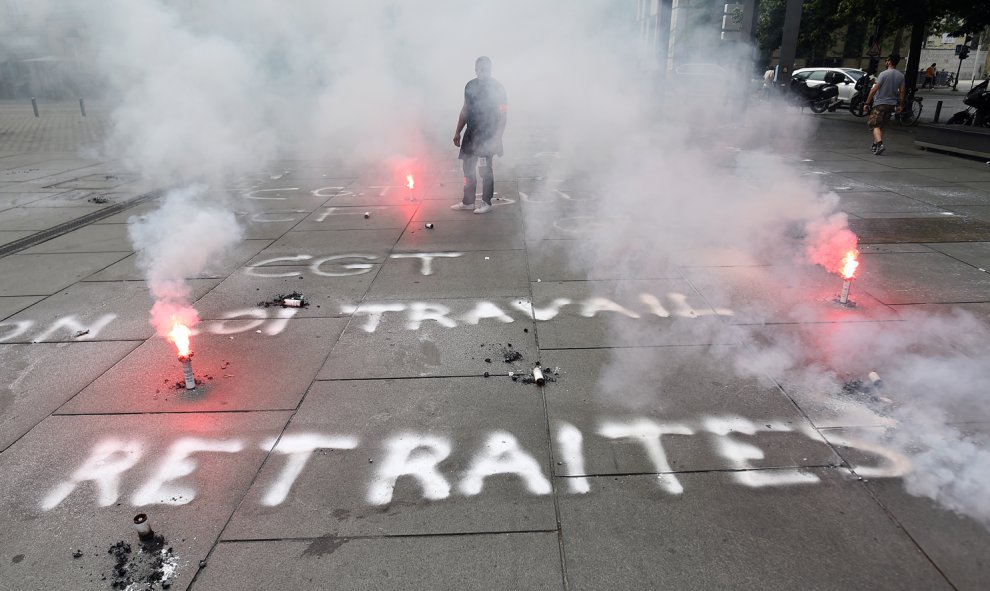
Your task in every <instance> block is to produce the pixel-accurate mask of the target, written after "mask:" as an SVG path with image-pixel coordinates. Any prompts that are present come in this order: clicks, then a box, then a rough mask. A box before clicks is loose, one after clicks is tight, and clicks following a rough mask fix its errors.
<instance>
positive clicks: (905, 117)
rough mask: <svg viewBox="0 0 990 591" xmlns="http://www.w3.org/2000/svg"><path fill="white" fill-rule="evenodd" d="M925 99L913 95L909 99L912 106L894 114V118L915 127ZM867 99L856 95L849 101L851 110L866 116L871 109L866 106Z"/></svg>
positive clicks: (860, 115) (856, 114) (907, 125)
mask: <svg viewBox="0 0 990 591" xmlns="http://www.w3.org/2000/svg"><path fill="white" fill-rule="evenodd" d="M923 101H924V99H923V98H922V97H920V96H914V97H911V100H909V101H908V104H909V105H910V107H909V108H908V109H904V110H902V111H901V112H900V113H899V114H897V113H895V114H894V120H895V121H897V122H898V123H900V124H901V125H903V126H904V127H914V126H915V125H917V124H918V119H920V118H921V110H922V109H923V108H924V103H923ZM865 102H866V101H865V100H864V99H863V98H862V97H859V96H854V97H853V99H852V101H850V103H849V112H851V113H852V114H853V115H855V116H856V117H866V116H867V115H869V114H870V111H869V110H868V109H867V108H866V104H865Z"/></svg>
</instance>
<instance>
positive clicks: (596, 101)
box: [53, 0, 990, 518]
mask: <svg viewBox="0 0 990 591" xmlns="http://www.w3.org/2000/svg"><path fill="white" fill-rule="evenodd" d="M53 6H58V7H59V8H65V9H66V10H69V11H71V14H73V15H74V17H75V18H76V19H78V21H79V22H80V26H81V27H82V28H83V29H84V30H85V31H86V33H87V38H88V39H89V42H90V43H91V45H93V46H94V47H95V48H96V55H97V59H98V64H99V66H100V73H101V77H102V80H103V82H104V86H105V96H104V98H103V100H104V101H105V102H106V103H108V104H110V105H112V106H113V122H114V128H113V133H112V137H111V144H110V146H108V150H109V153H110V154H111V155H113V156H117V157H119V158H121V159H122V161H123V163H124V164H125V165H126V166H127V167H129V168H130V169H132V170H134V171H137V172H139V173H141V174H142V175H143V176H145V177H147V178H150V179H154V180H156V181H159V182H166V183H170V184H172V183H174V184H177V185H181V186H187V185H188V184H190V183H195V182H202V183H205V185H204V186H202V187H197V188H187V189H182V190H179V191H176V192H173V193H170V194H169V195H168V196H167V197H166V199H165V200H164V202H163V205H162V208H161V209H160V210H159V211H157V212H154V213H153V214H151V215H149V216H148V217H147V218H146V220H144V221H135V222H134V223H132V225H131V226H130V234H131V238H132V240H133V242H134V245H135V247H136V248H137V249H139V251H140V254H139V258H140V261H141V264H142V267H143V268H145V269H146V270H147V272H148V281H149V285H150V286H151V289H152V291H153V294H154V295H155V297H156V300H157V301H158V302H159V304H156V310H155V312H154V314H155V318H156V320H155V323H156V327H159V333H160V334H161V330H162V329H161V328H160V327H161V326H162V322H164V323H165V325H167V324H168V322H167V321H168V319H169V318H171V316H172V315H174V314H187V315H189V316H188V317H189V318H190V319H193V320H194V317H193V316H191V315H192V313H194V310H191V308H189V307H188V291H187V290H186V288H185V285H184V283H183V280H184V279H185V278H187V277H190V276H192V275H195V274H196V273H197V272H198V271H199V270H200V269H202V265H205V264H207V263H208V262H209V261H210V260H212V259H213V258H214V257H215V256H216V255H217V254H218V253H220V252H222V251H223V250H224V249H227V248H229V247H230V246H231V245H232V244H233V242H234V241H236V240H237V239H238V238H239V236H240V230H239V229H238V227H237V224H236V221H235V220H234V217H233V215H232V214H230V213H229V208H228V206H226V205H225V203H226V202H225V200H224V199H223V195H224V191H223V190H222V189H223V188H224V187H225V186H227V183H229V182H230V181H231V180H234V179H241V178H243V177H244V176H246V175H250V174H253V173H257V172H259V171H262V170H265V169H266V167H268V166H270V165H271V163H272V162H274V161H276V160H277V159H279V158H293V157H300V156H301V157H305V158H309V159H314V158H319V159H322V160H324V161H326V162H331V163H335V164H339V165H340V166H342V167H347V168H348V169H354V168H355V167H362V166H368V165H374V164H379V165H380V164H383V163H387V162H393V161H397V160H398V161H402V160H404V159H409V158H412V157H415V156H421V155H422V154H424V153H426V154H430V153H440V154H443V155H444V157H445V158H449V157H452V155H453V148H452V146H451V145H450V137H451V136H452V134H453V129H454V125H455V122H456V118H457V112H458V110H459V108H460V104H461V92H462V89H463V85H464V84H465V82H467V80H468V79H470V78H471V77H473V71H472V68H473V63H474V59H475V58H476V57H477V56H479V55H489V56H491V57H492V59H493V62H494V70H493V74H494V76H495V77H496V78H497V79H499V80H500V81H501V82H502V83H503V84H504V85H505V87H506V89H507V91H508V96H509V104H510V111H509V126H508V128H507V131H506V138H505V143H506V146H505V147H506V154H507V157H509V158H514V157H515V158H519V159H520V160H521V161H522V162H523V163H531V162H532V161H533V160H534V158H532V157H531V152H524V149H526V147H527V146H528V145H530V144H531V143H533V142H536V141H538V142H540V143H541V145H543V146H545V147H546V149H547V150H549V151H554V152H557V153H558V156H557V157H556V158H554V159H553V160H551V161H544V163H543V164H541V165H539V166H535V167H534V169H535V170H536V173H535V174H534V176H537V175H538V176H542V177H545V178H544V182H545V185H541V186H542V188H559V187H560V186H561V183H567V182H568V179H575V178H576V179H579V180H578V181H577V183H578V184H580V185H581V186H582V187H584V188H589V189H592V190H594V191H595V192H596V193H598V194H599V195H600V197H601V198H600V199H598V200H597V201H596V202H594V204H592V203H585V204H583V207H584V208H585V210H583V211H582V212H581V215H584V216H586V217H587V218H589V219H592V220H597V222H596V223H594V224H590V225H589V226H588V228H587V229H586V230H585V231H583V232H582V235H581V240H575V241H574V244H573V249H572V251H571V253H570V255H571V258H572V263H573V265H574V266H575V267H576V268H580V269H584V270H586V271H587V272H588V273H589V275H597V274H601V273H602V272H603V271H614V270H615V269H623V270H627V271H634V270H635V271H638V272H640V273H643V274H645V275H650V274H651V272H652V271H658V270H665V269H669V268H670V267H671V266H672V265H673V264H675V263H678V264H684V263H685V259H690V258H691V257H690V256H687V255H686V253H692V254H693V253H704V252H730V253H733V255H734V256H736V257H737V258H738V259H744V260H747V261H751V264H754V265H755V264H759V265H765V268H764V269H763V272H764V273H765V274H766V275H767V277H768V280H773V279H774V278H776V279H778V280H779V281H780V282H781V283H782V284H783V283H784V282H785V281H786V280H787V279H788V278H791V277H794V276H795V272H796V271H800V270H802V269H806V268H807V267H809V266H813V265H821V266H823V267H824V268H825V269H826V270H828V271H831V272H834V271H835V270H836V265H837V260H836V259H837V257H836V254H837V253H839V256H841V254H844V252H845V251H846V250H848V249H849V248H854V247H855V236H853V235H852V234H851V232H849V231H848V227H847V221H846V219H845V216H844V214H841V213H839V212H838V211H837V202H838V199H837V197H836V196H835V195H834V194H829V193H824V194H823V192H822V190H821V188H820V187H817V186H816V185H815V184H814V183H813V182H811V181H810V180H809V178H808V177H805V176H803V175H802V171H801V170H800V168H799V165H798V164H797V163H796V162H795V161H794V159H793V156H794V154H795V153H797V151H798V150H800V149H801V147H802V142H803V138H806V137H809V136H810V135H811V131H812V125H813V121H814V120H813V118H811V117H805V116H800V115H798V114H797V113H796V112H793V111H786V110H782V109H781V108H773V109H770V108H766V107H764V106H759V105H753V104H752V102H753V101H752V96H750V94H749V90H751V89H752V88H754V87H752V86H751V85H750V78H751V74H753V72H752V63H751V56H752V55H753V52H752V51H751V50H750V49H748V48H747V47H745V46H742V45H723V44H720V43H718V42H717V41H716V37H717V33H715V32H714V31H713V30H709V29H707V28H691V25H692V23H694V21H696V20H697V19H694V18H692V15H691V14H690V13H689V11H687V9H685V10H683V11H682V10H678V11H677V13H676V14H675V19H676V26H677V27H678V39H677V42H676V43H675V47H674V49H675V53H674V55H673V59H672V61H673V63H675V64H682V63H684V62H687V61H693V62H706V63H707V64H708V65H709V66H710V65H714V66H715V67H716V68H721V69H722V73H721V74H715V75H710V76H707V77H706V76H701V77H691V76H679V75H671V76H669V77H668V79H667V81H666V82H665V83H664V84H663V85H662V86H661V87H660V89H661V92H660V94H655V93H653V92H651V89H652V87H653V85H654V80H653V72H654V68H655V64H653V61H652V60H653V56H652V55H651V54H649V53H646V52H644V51H642V48H641V47H640V45H639V41H640V35H641V30H640V29H639V25H638V23H637V22H636V20H635V18H636V16H635V15H636V4H635V3H633V2H628V1H620V0H601V1H598V2H572V1H564V0H553V1H547V2H538V3H534V2H531V1H529V0H525V1H524V0H503V1H501V2H490V3H465V2H463V1H461V0H429V1H424V2H399V1H384V0H383V1H380V2H378V1H374V2H355V1H353V0H346V1H345V0H326V1H324V0H295V1H293V2H285V1H284V0H253V1H249V2H232V1H229V0H228V1H222V0H215V1H209V0H208V1H198V0H171V1H166V0H64V3H56V4H53ZM710 26H711V25H710V24H705V25H704V27H710ZM710 71H714V70H713V69H710ZM661 99H663V100H662V101H661ZM443 150H448V152H444V151H443ZM510 161H511V160H510ZM505 162H506V160H503V161H500V162H498V163H497V165H496V175H498V174H499V172H500V170H501V169H500V168H499V166H502V167H504V166H505V164H504V163H505ZM218 197H219V199H218ZM528 229H529V230H531V231H532V233H533V234H534V235H538V234H539V233H540V231H541V230H543V229H549V228H544V227H543V226H540V225H537V226H536V227H530V228H528ZM688 262H690V261H688ZM760 304H761V303H756V304H754V308H757V309H755V310H753V316H754V317H755V318H760V317H762V316H763V315H764V314H765V311H764V310H763V308H762V307H760ZM762 304H765V302H764V303H762ZM774 304H775V305H777V306H780V305H782V304H785V305H789V306H790V305H793V306H794V311H793V312H792V316H793V317H796V318H800V317H803V316H802V314H804V313H805V312H802V311H800V310H799V309H798V307H799V305H800V303H798V302H787V301H783V302H780V301H777V302H774ZM162 318H164V321H163V320H161V319H162ZM967 322H969V321H968V320H962V319H959V318H944V317H927V316H919V317H912V318H911V319H909V320H904V321H903V322H900V323H884V324H883V325H880V324H876V325H871V324H869V323H855V324H856V326H852V325H851V324H850V325H842V324H838V325H837V326H836V330H835V331H834V332H832V333H830V334H829V335H828V336H826V337H814V338H812V337H808V336H800V335H799V336H792V337H789V338H787V339H783V338H778V340H773V339H769V340H768V339H766V338H763V337H761V336H760V335H757V334H755V332H753V333H751V334H746V333H745V332H742V331H745V330H747V329H745V328H743V327H736V329H735V331H734V332H733V333H732V335H731V337H732V338H734V339H741V340H742V341H743V342H744V343H746V344H747V347H743V348H740V349H741V350H744V351H746V353H745V355H743V356H740V357H738V358H736V359H735V360H734V365H735V366H736V367H737V368H738V370H739V371H740V372H757V373H765V374H769V375H772V376H785V377H800V383H802V384H804V385H806V386H809V387H811V388H812V389H814V390H815V391H819V392H821V393H822V396H823V397H827V396H830V395H831V394H832V393H834V392H835V391H836V390H837V389H838V388H840V387H841V384H842V383H843V381H845V380H847V379H849V378H850V377H851V376H862V375H865V373H866V372H868V371H871V370H873V369H877V370H878V371H881V373H882V374H883V375H884V378H885V380H886V381H887V382H888V387H889V388H890V391H891V393H892V394H891V396H892V397H896V398H898V400H899V401H901V402H902V404H903V407H904V408H912V409H918V411H919V412H920V413H921V414H922V415H924V416H926V417H927V418H928V419H929V423H927V424H925V425H924V426H923V427H921V426H920V424H919V422H918V421H917V416H916V414H911V413H906V412H904V413H902V414H896V413H895V416H896V417H897V418H898V419H899V420H901V425H902V427H901V431H900V432H901V433H908V432H917V431H919V429H920V430H922V431H923V432H924V433H926V434H927V435H931V437H930V438H926V441H925V442H926V443H927V449H928V451H926V452H924V453H923V454H921V455H916V457H915V460H916V462H917V465H918V469H917V470H916V471H915V473H914V475H912V476H909V477H908V478H907V483H908V487H909V490H910V491H912V492H915V493H923V494H926V495H928V496H932V497H933V498H936V499H938V500H939V501H940V502H942V503H944V504H946V506H949V507H951V508H953V509H955V510H960V511H964V512H966V513H967V514H970V515H977V516H984V515H985V514H986V508H985V505H984V504H982V503H980V502H977V501H974V499H977V498H978V497H976V496H975V492H974V491H976V490H978V484H979V483H982V482H983V480H981V479H980V478H979V477H978V476H979V474H981V472H980V470H983V466H985V462H986V459H985V452H983V451H981V448H980V447H979V446H975V444H974V443H973V441H974V440H971V439H965V438H962V437H960V436H958V434H957V432H956V431H955V430H954V428H953V427H951V426H950V425H949V424H948V421H947V420H943V419H942V418H939V419H937V420H936V419H935V417H942V416H943V414H942V413H940V412H939V411H940V409H944V408H945V403H946V402H947V401H948V400H953V401H955V403H956V404H960V405H963V406H964V407H965V405H968V404H977V401H978V400H980V399H979V398H977V397H976V394H977V392H976V391H975V390H972V389H968V388H965V387H963V386H961V385H960V384H961V382H962V381H963V380H961V379H960V376H965V379H966V380H980V381H971V382H970V383H972V384H979V383H986V378H987V377H988V376H987V375H986V373H985V370H983V369H982V367H990V364H987V363H986V356H985V354H982V353H981V352H980V351H978V350H976V351H973V350H969V349H968V351H969V352H968V353H963V352H961V350H960V348H959V347H960V339H961V338H962V334H963V333H964V332H965V331H962V332H957V331H961V329H962V326H963V325H965V324H966V323H967ZM696 325H697V323H695V324H694V325H692V324H691V323H690V322H685V323H682V325H679V326H678V327H677V330H694V328H693V326H696ZM932 334H938V335H945V336H946V337H947V338H946V340H945V344H946V346H945V347H943V348H937V347H936V348H933V347H930V346H925V345H926V342H927V341H926V339H928V338H929V336H930V335H932ZM981 338H982V336H981ZM975 342H976V341H974V343H975ZM981 342H982V343H983V344H984V345H985V343H986V342H987V341H986V340H982V341H981ZM921 351H923V352H921ZM636 359H639V357H637V358H636ZM968 360H973V363H970V362H969V361H968ZM642 363H644V364H648V360H646V361H642ZM636 368H637V365H636V364H635V363H628V362H627V363H626V364H625V365H622V366H619V367H618V369H617V370H614V371H610V370H606V372H607V374H606V375H608V376H609V386H608V390H607V391H608V392H609V393H610V395H613V396H621V392H623V390H624V388H623V382H622V379H623V377H624V378H625V379H628V380H629V382H630V383H633V382H637V381H638V378H637V371H636ZM947 389H948V390H950V391H951V392H950V393H949V394H948V395H947V394H946V391H947ZM636 391H637V393H638V394H637V397H638V398H637V401H636V404H637V405H642V404H646V403H648V401H645V400H643V399H642V398H643V397H644V396H647V394H645V393H643V391H642V388H639V389H637V390H636ZM972 469H976V470H977V472H976V473H975V475H973V473H971V470H972ZM985 473H986V471H985V470H983V472H982V474H985ZM949 474H951V475H954V476H955V477H957V478H958V482H956V481H954V480H953V478H952V477H950V476H948V475H949ZM979 498H982V497H979ZM980 518H982V517H980Z"/></svg>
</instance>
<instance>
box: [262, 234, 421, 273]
mask: <svg viewBox="0 0 990 591" xmlns="http://www.w3.org/2000/svg"><path fill="white" fill-rule="evenodd" d="M401 232H402V229H401V228H383V229H378V230H372V229H368V230H322V231H299V232H289V233H287V234H286V235H284V236H282V237H281V238H279V239H278V240H276V241H275V242H272V243H271V245H269V246H268V247H267V248H265V249H264V250H262V251H261V252H258V253H257V254H256V256H254V257H253V258H252V259H251V261H250V262H248V263H247V264H248V265H260V264H279V265H287V264H297V265H299V264H306V265H308V264H312V262H313V259H315V258H319V257H322V256H328V255H342V254H350V255H361V256H365V255H367V256H382V255H385V254H387V253H388V252H389V251H390V250H391V248H392V246H393V245H394V244H395V242H396V240H398V239H399V235H400V234H401ZM283 257H287V258H283ZM306 257H309V258H306ZM273 259H277V260H273Z"/></svg>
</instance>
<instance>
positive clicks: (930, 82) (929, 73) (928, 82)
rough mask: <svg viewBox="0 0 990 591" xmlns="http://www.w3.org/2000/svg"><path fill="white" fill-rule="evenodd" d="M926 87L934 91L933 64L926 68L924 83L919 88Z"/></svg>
mask: <svg viewBox="0 0 990 591" xmlns="http://www.w3.org/2000/svg"><path fill="white" fill-rule="evenodd" d="M926 86H927V87H928V88H930V89H931V90H935V64H932V65H930V66H928V69H927V70H925V83H924V84H922V85H921V88H924V87H926Z"/></svg>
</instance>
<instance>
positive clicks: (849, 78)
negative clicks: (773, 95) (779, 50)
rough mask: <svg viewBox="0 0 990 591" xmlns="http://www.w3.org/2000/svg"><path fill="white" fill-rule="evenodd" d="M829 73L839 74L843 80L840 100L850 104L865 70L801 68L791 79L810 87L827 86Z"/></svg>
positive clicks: (840, 85) (839, 85)
mask: <svg viewBox="0 0 990 591" xmlns="http://www.w3.org/2000/svg"><path fill="white" fill-rule="evenodd" d="M827 72H839V73H840V74H842V77H843V80H842V82H840V83H839V84H838V87H839V100H841V101H842V102H843V103H845V104H847V105H848V104H849V99H851V98H852V95H853V94H855V93H856V81H857V80H859V79H860V78H862V77H863V76H865V75H866V72H864V71H863V70H857V69H856V68H801V69H799V70H794V73H793V74H791V79H799V80H804V81H805V82H806V83H807V84H808V86H810V87H815V86H821V85H822V84H825V74H826V73H827Z"/></svg>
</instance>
